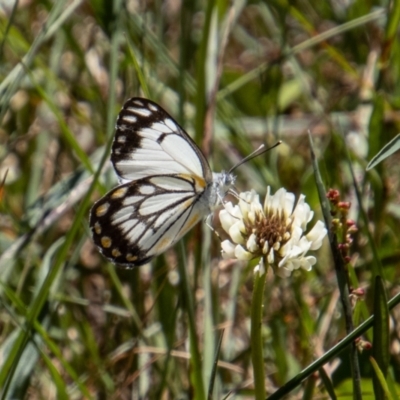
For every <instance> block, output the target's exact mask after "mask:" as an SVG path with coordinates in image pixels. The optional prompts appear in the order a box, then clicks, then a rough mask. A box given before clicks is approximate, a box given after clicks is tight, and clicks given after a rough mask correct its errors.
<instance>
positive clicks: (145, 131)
mask: <svg viewBox="0 0 400 400" xmlns="http://www.w3.org/2000/svg"><path fill="white" fill-rule="evenodd" d="M137 134H138V135H140V136H141V137H143V138H148V139H151V140H158V138H159V137H160V132H158V131H155V130H154V129H151V128H142V129H141V130H140V131H137Z"/></svg>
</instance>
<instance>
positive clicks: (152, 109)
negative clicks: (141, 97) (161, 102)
mask: <svg viewBox="0 0 400 400" xmlns="http://www.w3.org/2000/svg"><path fill="white" fill-rule="evenodd" d="M148 107H149V109H150V110H151V111H154V112H156V111H158V107H157V106H155V105H154V104H151V103H149V104H148Z"/></svg>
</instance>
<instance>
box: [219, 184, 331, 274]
mask: <svg viewBox="0 0 400 400" xmlns="http://www.w3.org/2000/svg"><path fill="white" fill-rule="evenodd" d="M304 199H305V196H304V195H301V196H300V198H299V199H298V201H297V204H296V206H295V196H294V194H293V193H288V192H287V191H286V190H285V189H279V190H278V191H277V192H276V193H275V194H274V195H271V194H270V188H269V187H268V190H267V195H266V197H265V201H264V207H263V206H262V205H261V203H260V200H259V196H258V194H257V193H256V192H255V191H254V190H252V191H251V192H244V193H241V194H240V196H239V204H237V205H232V203H230V202H228V203H225V204H224V209H222V210H221V211H220V213H219V218H220V220H221V225H222V228H223V229H224V230H225V232H227V233H228V234H229V236H230V240H224V241H223V242H222V244H221V248H222V256H223V258H237V259H238V260H246V261H247V260H251V259H253V258H257V257H260V262H261V263H264V262H266V263H267V264H269V265H271V266H272V267H273V269H274V271H275V273H276V274H277V275H279V276H281V277H286V276H289V275H290V274H291V272H292V271H293V270H295V269H298V268H303V269H305V270H306V271H309V270H311V267H312V266H313V265H314V264H315V263H316V261H317V260H316V258H315V257H314V256H308V255H307V252H308V251H309V250H317V249H319V248H320V247H321V245H322V239H323V238H324V237H325V235H326V233H327V230H326V228H325V225H324V224H323V223H322V222H321V221H317V223H316V224H315V225H314V227H313V228H312V229H311V230H310V231H309V232H308V233H305V231H306V229H307V224H308V223H309V222H310V221H311V219H312V217H313V215H314V212H313V211H312V210H311V208H310V206H309V205H308V204H307V203H306V202H305V201H304Z"/></svg>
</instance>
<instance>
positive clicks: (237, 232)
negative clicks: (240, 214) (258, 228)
mask: <svg viewBox="0 0 400 400" xmlns="http://www.w3.org/2000/svg"><path fill="white" fill-rule="evenodd" d="M243 230H244V226H243V223H242V221H239V222H236V223H234V224H233V225H232V226H231V227H230V228H229V236H230V237H231V239H232V240H233V241H234V242H235V243H238V244H244V243H245V239H244V237H243V234H242V233H243Z"/></svg>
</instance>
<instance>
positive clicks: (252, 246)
mask: <svg viewBox="0 0 400 400" xmlns="http://www.w3.org/2000/svg"><path fill="white" fill-rule="evenodd" d="M256 239H257V237H256V235H255V234H254V233H252V234H251V235H250V237H249V240H248V241H247V243H246V246H247V248H248V249H249V251H250V252H251V253H255V252H256V251H257V250H258V249H259V246H258V244H257V241H256Z"/></svg>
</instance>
